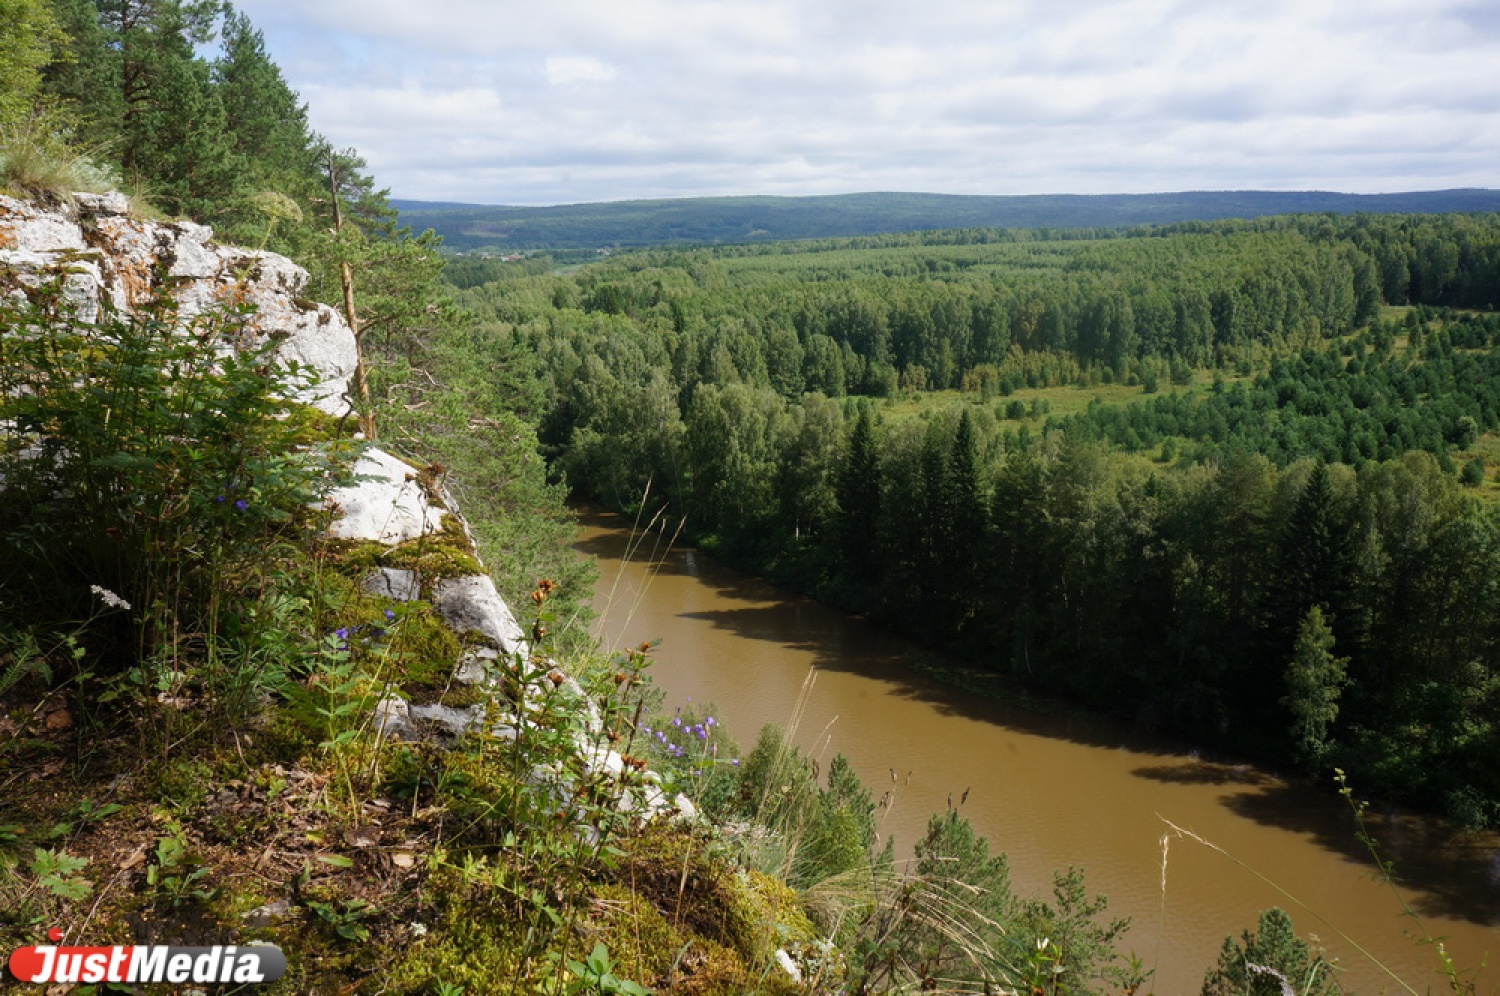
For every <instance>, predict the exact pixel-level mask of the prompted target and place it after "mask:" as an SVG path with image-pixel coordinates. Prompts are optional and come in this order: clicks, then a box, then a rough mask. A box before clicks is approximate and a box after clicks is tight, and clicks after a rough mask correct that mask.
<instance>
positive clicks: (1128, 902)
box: [577, 512, 1500, 993]
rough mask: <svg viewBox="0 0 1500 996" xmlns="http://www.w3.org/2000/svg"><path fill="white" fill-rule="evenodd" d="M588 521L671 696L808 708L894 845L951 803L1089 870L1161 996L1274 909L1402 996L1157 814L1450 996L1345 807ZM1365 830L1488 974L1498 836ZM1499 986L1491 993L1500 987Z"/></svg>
mask: <svg viewBox="0 0 1500 996" xmlns="http://www.w3.org/2000/svg"><path fill="white" fill-rule="evenodd" d="M583 525H584V527H585V528H584V531H583V533H582V536H581V539H580V541H579V543H578V544H577V548H578V549H579V550H580V551H581V552H584V553H587V554H592V555H596V556H598V557H599V564H600V569H601V581H600V583H599V586H598V589H597V590H598V593H599V594H598V598H597V599H596V609H597V610H598V611H599V613H600V617H601V628H600V629H598V630H597V631H598V632H599V633H600V634H601V636H602V637H603V638H604V639H605V642H606V645H607V644H608V643H609V642H610V641H612V640H617V641H619V642H620V643H622V644H628V643H632V642H639V641H640V640H645V639H656V638H661V639H662V641H663V642H662V644H661V646H660V647H659V648H658V652H657V656H658V663H657V664H656V666H655V669H654V675H655V679H656V681H657V683H658V684H659V685H660V686H661V687H663V688H665V689H666V690H667V693H668V696H669V701H671V702H677V703H682V702H685V701H686V700H687V699H688V698H689V697H690V698H691V699H692V701H693V702H695V703H701V702H709V701H711V702H714V703H716V704H717V706H718V708H719V711H720V714H721V718H722V719H723V720H724V721H725V722H727V723H728V724H729V725H730V726H731V729H732V730H733V731H734V732H735V733H736V734H737V735H738V736H740V737H746V738H748V737H751V736H753V735H754V731H755V730H757V729H758V728H759V727H760V725H761V724H762V723H765V722H780V723H787V722H788V721H789V720H790V719H791V718H792V717H793V715H794V713H799V714H800V717H801V719H800V722H799V723H798V724H797V731H796V734H795V739H796V740H797V742H798V743H800V744H802V745H803V746H804V747H805V748H807V749H809V750H812V751H818V752H821V754H822V755H823V756H825V757H831V756H832V754H833V753H836V752H839V751H842V752H844V753H846V754H848V755H849V757H850V758H851V760H852V761H853V762H854V765H855V768H856V770H857V771H858V772H859V774H860V775H861V777H863V778H864V780H865V781H866V783H867V784H869V785H871V786H872V787H874V788H875V789H876V791H877V792H878V793H879V792H886V791H890V792H891V793H892V797H893V801H892V802H891V804H890V805H889V806H888V807H887V808H886V810H885V811H884V812H883V814H882V817H881V832H882V833H886V834H891V835H894V836H895V837H896V838H897V843H898V846H901V847H905V846H909V845H910V842H911V841H912V840H914V839H915V838H916V834H917V833H918V831H919V828H920V826H921V824H922V823H923V822H924V821H925V819H926V816H927V814H928V813H930V812H934V811H936V812H942V811H943V810H944V809H945V808H946V807H947V805H948V804H949V799H950V798H951V800H952V802H953V804H954V806H955V807H956V808H958V810H959V811H960V812H961V813H962V814H963V815H965V816H967V817H969V818H970V820H971V821H972V822H973V823H974V825H975V827H976V829H978V830H979V831H980V832H983V833H984V834H986V835H987V836H988V837H989V839H990V840H991V841H992V842H993V843H994V845H995V847H996V848H998V849H1001V850H1004V851H1006V852H1007V853H1008V854H1009V855H1010V860H1011V870H1012V878H1013V880H1014V881H1015V882H1016V884H1017V887H1018V890H1045V889H1046V888H1048V887H1049V885H1050V876H1051V872H1052V870H1053V869H1056V868H1066V867H1068V866H1070V865H1081V866H1083V867H1084V868H1086V869H1087V871H1088V875H1089V885H1090V888H1091V889H1092V890H1095V891H1098V892H1102V893H1104V894H1106V895H1108V896H1109V897H1110V899H1111V910H1112V911H1113V912H1115V913H1117V914H1127V915H1131V916H1132V917H1133V918H1134V927H1133V929H1132V931H1131V932H1130V934H1128V935H1127V936H1126V938H1125V944H1124V946H1125V947H1126V948H1127V949H1130V948H1133V949H1134V950H1135V951H1136V953H1137V954H1138V955H1140V956H1141V957H1142V958H1143V959H1145V961H1146V963H1147V965H1148V966H1150V965H1153V964H1154V965H1155V966H1156V967H1157V968H1158V970H1159V971H1158V976H1157V980H1156V991H1157V992H1160V993H1168V992H1173V993H1175V992H1196V991H1197V989H1198V986H1199V985H1200V984H1201V979H1202V973H1203V971H1204V969H1205V968H1206V967H1208V966H1209V965H1210V964H1211V963H1212V962H1213V959H1214V957H1215V956H1216V955H1217V952H1218V948H1219V945H1220V944H1221V943H1222V941H1223V939H1224V937H1225V936H1226V935H1229V934H1238V932H1239V931H1240V930H1242V929H1244V928H1245V927H1248V926H1250V925H1251V924H1253V922H1254V919H1255V914H1256V913H1257V912H1258V911H1259V910H1260V909H1263V908H1265V907H1268V906H1272V905H1282V906H1284V907H1286V908H1287V909H1289V910H1290V911H1291V912H1292V914H1293V916H1294V919H1295V921H1296V923H1297V926H1298V928H1299V930H1300V931H1301V932H1302V933H1303V934H1304V935H1306V934H1309V933H1311V934H1316V935H1318V936H1319V937H1320V938H1321V939H1322V940H1323V941H1324V942H1326V943H1328V945H1329V948H1330V950H1331V951H1333V952H1335V953H1337V954H1339V956H1340V957H1341V959H1342V960H1343V962H1344V964H1345V966H1346V969H1347V974H1346V976H1345V977H1344V978H1345V983H1344V984H1345V985H1346V986H1348V987H1349V988H1352V989H1355V990H1356V991H1359V992H1378V991H1380V990H1381V989H1382V988H1391V987H1392V986H1393V983H1392V981H1391V979H1390V978H1389V977H1388V976H1386V975H1385V974H1384V973H1383V972H1381V971H1380V970H1379V969H1377V968H1374V967H1373V966H1372V965H1370V964H1369V963H1368V962H1365V961H1364V960H1363V959H1362V958H1360V956H1359V955H1358V954H1357V952H1356V951H1355V950H1354V948H1353V947H1352V946H1350V945H1348V944H1347V943H1345V942H1343V941H1341V940H1339V939H1338V938H1337V936H1336V935H1335V934H1334V933H1333V930H1332V929H1331V928H1330V927H1329V926H1328V925H1327V924H1323V923H1320V922H1318V920H1317V919H1316V918H1314V917H1313V916H1312V915H1311V914H1309V913H1307V912H1306V911H1303V910H1299V909H1298V908H1296V906H1295V904H1293V903H1292V902H1291V901H1290V900H1288V899H1287V898H1286V897H1285V896H1284V895H1282V894H1280V893H1278V892H1277V891H1276V890H1275V889H1273V888H1271V887H1270V886H1268V885H1267V884H1266V883H1265V882H1262V881H1261V880H1259V879H1258V878H1256V876H1255V875H1253V874H1252V873H1250V872H1249V871H1247V870H1245V869H1244V868H1241V867H1240V866H1238V865H1235V864H1234V863H1233V862H1231V861H1229V860H1227V859H1226V858H1224V857H1223V856H1222V855H1220V854H1217V853H1215V852H1213V851H1211V850H1209V849H1207V848H1205V847H1203V846H1201V845H1198V844H1196V843H1194V842H1192V841H1191V840H1189V839H1187V838H1185V837H1176V836H1173V835H1172V831H1171V829H1170V828H1169V827H1168V825H1167V824H1166V823H1164V822H1163V819H1167V820H1171V821H1172V823H1174V824H1176V825H1177V826H1179V827H1183V828H1186V829H1190V830H1192V831H1194V832H1195V833H1197V834H1199V835H1200V836H1202V837H1203V838H1205V839H1207V840H1210V841H1213V842H1214V843H1215V844H1217V845H1219V846H1221V847H1223V848H1224V849H1225V850H1227V851H1228V852H1229V853H1231V854H1233V855H1234V856H1235V857H1236V858H1238V859H1240V860H1241V861H1243V862H1245V864H1247V865H1249V866H1251V867H1253V868H1255V869H1258V870H1259V871H1260V872H1262V873H1263V874H1265V875H1266V876H1268V877H1269V878H1272V879H1273V880H1275V881H1276V882H1278V883H1280V884H1282V886H1283V887H1285V888H1287V889H1289V890H1290V891H1292V892H1294V893H1295V894H1296V895H1297V896H1298V898H1300V899H1302V900H1303V901H1304V902H1306V903H1307V905H1308V906H1310V907H1312V908H1314V909H1316V910H1318V911H1319V912H1320V913H1322V914H1323V916H1325V917H1326V918H1327V920H1328V921H1329V922H1330V923H1332V924H1333V925H1334V926H1336V927H1337V928H1338V929H1340V930H1343V931H1344V933H1346V934H1348V935H1349V936H1350V937H1351V938H1352V939H1353V940H1354V941H1356V942H1357V943H1359V944H1360V945H1362V946H1364V947H1365V948H1367V949H1368V950H1371V951H1372V952H1374V953H1375V954H1376V955H1377V956H1379V957H1380V958H1381V959H1382V960H1383V961H1386V962H1387V963H1388V964H1390V965H1391V966H1392V967H1393V968H1394V969H1395V970H1396V971H1397V973H1398V974H1400V975H1401V976H1402V977H1403V978H1405V979H1407V980H1408V981H1409V982H1411V983H1412V984H1413V985H1416V986H1417V987H1418V989H1419V990H1420V989H1422V988H1424V987H1426V986H1428V985H1431V986H1439V987H1440V986H1444V985H1446V982H1444V981H1443V980H1441V979H1440V978H1438V977H1437V976H1436V975H1435V974H1434V959H1433V957H1432V952H1431V950H1430V949H1426V948H1419V947H1417V946H1415V945H1414V943H1413V942H1412V941H1411V940H1410V939H1409V938H1408V937H1407V936H1406V933H1405V930H1406V929H1407V928H1409V927H1410V926H1411V925H1410V922H1409V921H1408V920H1406V919H1404V918H1402V917H1401V916H1400V912H1401V911H1400V907H1399V905H1398V903H1397V901H1396V900H1395V898H1394V897H1393V896H1391V895H1390V893H1389V892H1388V891H1387V890H1386V889H1385V888H1384V887H1383V886H1382V885H1381V884H1379V883H1378V882H1376V881H1374V880H1372V878H1371V877H1370V874H1371V872H1372V871H1373V868H1372V865H1371V863H1370V862H1369V859H1368V857H1367V856H1366V855H1363V854H1362V853H1361V850H1360V846H1359V844H1358V841H1357V840H1356V839H1355V837H1354V834H1353V826H1352V819H1351V817H1350V814H1349V811H1348V809H1347V807H1345V806H1344V805H1343V804H1342V802H1341V800H1338V799H1337V798H1330V797H1329V796H1328V795H1327V794H1326V793H1323V792H1317V791H1311V790H1309V789H1307V788H1305V787H1302V786H1298V785H1295V784H1290V783H1287V782H1285V781H1282V780H1281V779H1278V778H1276V777H1274V776H1272V775H1270V774H1268V773H1266V772H1263V771H1260V770H1258V769H1256V768H1254V767H1252V766H1248V765H1234V764H1221V763H1213V762H1209V761H1205V760H1203V759H1202V758H1199V757H1195V756H1194V755H1193V754H1192V752H1191V750H1190V748H1188V747H1187V746H1186V745H1183V744H1181V743H1180V742H1173V741H1170V740H1168V739H1165V738H1154V737H1145V736H1142V735H1140V734H1138V733H1136V732H1135V731H1131V730H1129V729H1126V728H1124V727H1123V726H1122V725H1120V724H1118V723H1115V722H1113V721H1110V720H1108V719H1106V718H1104V717H1101V716H1098V715H1096V714H1084V713H1081V712H1079V711H1075V710H1071V709H1064V710H1060V711H1058V712H1057V713H1055V714H1038V713H1035V712H1031V711H1029V710H1027V709H1024V708H1017V707H1015V706H1014V704H1013V703H1007V702H1004V701H993V700H980V699H979V698H978V697H977V696H975V695H972V694H969V693H966V692H963V691H961V690H959V689H957V688H954V687H953V686H948V685H943V684H939V683H937V682H934V681H931V680H928V679H927V678H925V677H923V676H920V675H916V674H913V671H912V668H911V666H910V659H911V657H912V656H913V655H916V656H919V657H927V658H928V659H931V652H929V651H922V650H920V649H918V648H915V647H914V646H913V645H911V644H910V643H908V642H907V641H904V640H901V639H899V638H897V637H893V636H891V635H890V634H888V633H884V632H881V631H879V630H876V629H874V628H872V627H870V626H869V625H868V624H867V623H866V622H864V621H862V620H859V619H856V618H855V617H852V616H848V615H846V614H843V613H840V612H837V611H836V610H832V609H830V608H828V607H827V606H824V605H821V604H819V603H817V602H815V601H813V600H811V599H808V598H805V597H802V596H796V595H792V594H790V593H788V592H786V591H784V590H781V589H778V588H777V587H776V586H774V585H772V584H770V583H768V582H765V581H762V580H760V579H757V578H753V577H750V576H747V575H743V574H740V573H739V572H736V571H733V570H732V569H729V568H725V567H724V566H722V565H720V564H717V563H716V562H714V561H713V559H712V558H711V557H709V556H707V555H706V554H704V553H703V552H702V551H700V550H695V549H692V548H687V547H678V548H676V549H674V550H673V551H671V552H670V554H668V555H667V556H665V557H664V558H661V559H660V560H659V562H658V563H657V564H655V565H654V566H648V565H646V564H645V563H643V562H642V561H640V560H632V561H626V560H625V559H624V547H625V545H626V536H627V533H628V527H629V523H628V522H627V521H625V520H623V519H621V518H619V517H613V516H608V515H605V514H601V513H598V512H585V514H584V515H583ZM649 545H650V544H646V546H648V547H649ZM810 672H812V673H813V674H814V675H815V678H814V684H813V687H812V691H811V694H809V695H807V696H806V697H805V700H804V696H803V686H804V683H805V682H806V681H807V680H808V675H809V673H810ZM799 701H800V705H799ZM892 770H894V771H895V772H896V780H895V782H894V783H893V782H892V778H891V771H892ZM1372 822H1373V823H1374V829H1375V830H1376V832H1377V836H1378V838H1379V839H1380V841H1381V846H1382V849H1383V852H1384V857H1385V858H1387V859H1388V860H1391V861H1392V862H1394V865H1395V868H1396V872H1397V874H1398V876H1399V879H1398V881H1399V884H1400V885H1401V887H1402V889H1403V891H1405V892H1406V893H1407V895H1408V896H1409V898H1410V901H1411V903H1412V905H1413V907H1414V909H1416V910H1417V911H1418V912H1419V913H1421V914H1422V916H1423V918H1424V921H1425V923H1426V925H1427V928H1428V930H1429V931H1431V932H1432V933H1433V934H1436V935H1439V936H1447V937H1448V938H1449V941H1448V944H1447V949H1448V950H1449V951H1450V952H1452V953H1453V954H1454V955H1455V957H1457V958H1458V960H1459V962H1460V964H1463V965H1476V966H1477V965H1478V964H1480V962H1481V959H1482V956H1483V954H1484V952H1486V951H1494V950H1496V949H1497V948H1500V944H1497V943H1496V942H1497V934H1496V927H1497V926H1500V868H1497V866H1496V861H1497V858H1496V855H1497V853H1500V846H1497V841H1496V839H1495V838H1494V837H1493V836H1486V835H1463V834H1455V833H1453V832H1451V831H1449V830H1446V829H1445V828H1444V827H1443V826H1442V825H1441V824H1439V823H1436V822H1433V821H1427V820H1423V819H1420V818H1418V817H1415V816H1412V815H1410V814H1405V813H1402V812H1400V811H1397V810H1383V811H1381V812H1380V813H1378V814H1376V817H1375V818H1374V820H1373V821H1372ZM1163 835H1167V836H1168V837H1169V842H1168V850H1167V869H1166V872H1167V874H1166V890H1165V893H1164V892H1163V890H1162V884H1161V883H1162V863H1163V852H1162V842H1161V839H1162V837H1163ZM1485 981H1486V982H1489V987H1488V988H1485V987H1484V986H1483V985H1482V986H1481V988H1480V991H1481V992H1490V991H1493V990H1494V988H1495V986H1494V983H1493V982H1491V981H1490V980H1485Z"/></svg>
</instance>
